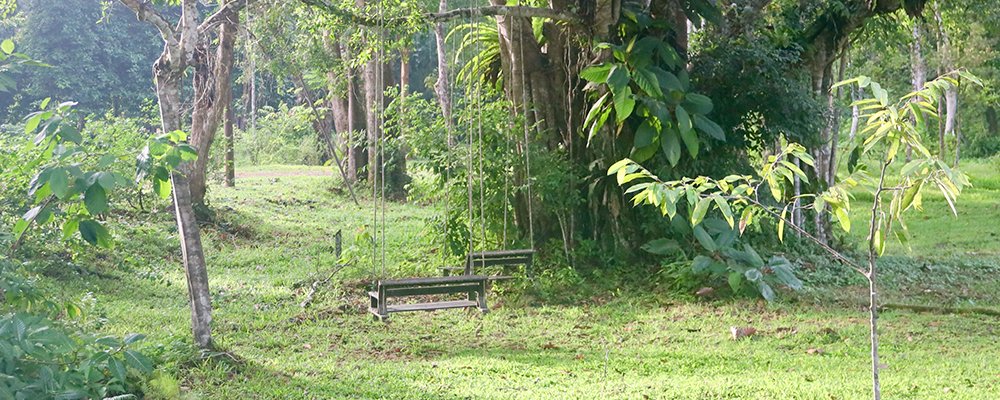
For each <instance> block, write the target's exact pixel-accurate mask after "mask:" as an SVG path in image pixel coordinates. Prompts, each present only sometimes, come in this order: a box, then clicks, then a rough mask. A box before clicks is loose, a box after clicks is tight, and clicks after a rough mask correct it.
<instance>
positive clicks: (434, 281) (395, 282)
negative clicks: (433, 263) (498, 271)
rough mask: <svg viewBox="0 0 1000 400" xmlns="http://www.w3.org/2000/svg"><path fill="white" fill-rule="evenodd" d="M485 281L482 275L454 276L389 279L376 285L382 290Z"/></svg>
mask: <svg viewBox="0 0 1000 400" xmlns="http://www.w3.org/2000/svg"><path fill="white" fill-rule="evenodd" d="M483 280H486V277H485V276H482V275H456V276H437V277H430V278H405V279H389V280H382V281H379V282H378V284H379V285H380V286H382V287H384V288H390V287H405V286H421V285H448V284H460V283H473V282H480V281H483Z"/></svg>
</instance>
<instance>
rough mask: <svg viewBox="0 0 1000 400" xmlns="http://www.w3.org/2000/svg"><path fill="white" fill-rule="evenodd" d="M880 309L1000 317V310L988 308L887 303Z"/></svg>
mask: <svg viewBox="0 0 1000 400" xmlns="http://www.w3.org/2000/svg"><path fill="white" fill-rule="evenodd" d="M880 308H882V309H886V310H909V311H916V312H933V313H938V314H980V315H991V316H994V317H1000V310H997V309H993V308H988V307H944V306H925V305H919V304H899V303H886V304H883V305H882V306H881V307H880Z"/></svg>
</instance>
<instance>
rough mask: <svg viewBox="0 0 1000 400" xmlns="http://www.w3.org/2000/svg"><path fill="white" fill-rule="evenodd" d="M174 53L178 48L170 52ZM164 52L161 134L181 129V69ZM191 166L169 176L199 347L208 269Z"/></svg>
mask: <svg viewBox="0 0 1000 400" xmlns="http://www.w3.org/2000/svg"><path fill="white" fill-rule="evenodd" d="M173 50H174V51H178V50H180V49H173ZM168 51H169V49H168V50H164V53H163V55H161V56H160V58H159V59H158V60H157V62H156V64H154V66H153V76H154V77H155V79H156V98H157V101H158V102H159V106H160V121H161V124H162V127H163V131H164V132H173V131H175V130H179V129H180V128H181V126H182V125H181V79H182V78H183V77H184V70H185V68H183V67H177V64H178V63H177V62H172V61H171V60H170V55H169V54H168ZM193 167H194V164H193V163H191V162H187V163H184V164H182V165H181V166H180V167H179V168H178V169H177V170H175V171H173V172H172V173H171V174H170V181H171V184H172V191H171V192H172V193H173V200H174V213H175V215H176V217H177V218H176V219H177V231H178V234H179V235H178V236H180V239H181V256H182V258H183V260H184V274H185V277H186V278H187V279H186V280H187V285H188V302H189V304H190V306H191V330H192V332H193V334H194V342H195V345H197V346H198V347H200V348H203V349H204V348H209V347H211V346H212V331H211V324H212V297H211V294H210V293H209V289H208V268H207V266H206V264H205V254H204V251H203V250H202V246H201V232H200V231H199V230H198V223H197V221H196V218H195V213H194V207H193V205H192V201H191V188H190V181H189V180H188V177H187V174H189V173H190V171H191V169H192V168H193Z"/></svg>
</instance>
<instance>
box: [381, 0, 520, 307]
mask: <svg viewBox="0 0 1000 400" xmlns="http://www.w3.org/2000/svg"><path fill="white" fill-rule="evenodd" d="M380 11H381V10H380ZM380 28H381V27H380ZM477 29H478V28H477ZM380 34H381V32H380ZM382 52H383V50H381V49H380V50H379V51H378V52H377V53H376V55H375V56H376V57H377V59H381V56H382ZM522 73H523V68H522ZM376 80H377V81H378V82H383V81H384V77H383V71H382V69H381V68H379V69H378V71H377V72H376ZM383 86H384V85H379V86H378V87H383ZM452 92H454V91H452ZM378 97H379V98H378V102H379V103H378V105H379V107H380V108H381V110H380V111H381V112H380V115H384V111H385V110H384V106H385V105H384V102H383V99H382V96H381V95H379V96H378ZM476 103H477V107H478V109H477V111H478V119H479V120H478V122H479V123H478V127H477V129H476V132H477V133H478V136H479V175H480V182H479V185H480V222H481V226H482V235H483V241H484V242H485V236H486V234H485V229H486V228H485V227H486V225H485V220H484V216H483V209H484V200H483V178H482V177H483V152H482V145H483V141H482V139H483V131H482V94H481V89H480V88H478V87H477V96H476ZM525 112H527V110H525ZM470 131H471V129H470ZM447 136H448V142H449V143H450V142H451V138H452V134H451V128H450V125H449V127H448V130H447ZM468 137H469V143H468V145H469V159H468V171H467V174H466V175H467V177H468V182H467V187H468V193H469V202H468V206H469V252H468V254H466V257H465V265H464V266H460V267H455V266H443V267H440V269H441V270H442V273H443V274H444V275H445V276H439V277H420V278H406V279H378V280H376V281H375V282H373V285H372V290H371V291H369V292H368V297H369V300H370V307H369V309H368V310H369V312H370V313H371V314H373V315H374V317H375V318H376V319H378V320H380V321H386V320H388V318H389V314H391V313H397V312H408V311H434V310H444V309H454V308H478V309H479V311H480V312H482V313H486V312H489V307H488V306H487V302H486V291H487V282H488V281H491V280H499V279H511V278H513V276H511V275H506V271H507V269H508V268H509V267H517V266H523V268H524V274H525V276H527V277H529V278H531V277H532V269H531V266H532V261H533V256H534V253H535V250H534V249H533V248H530V249H516V250H506V249H505V250H494V251H475V250H474V243H473V242H474V240H473V236H474V232H473V205H472V204H473V201H472V200H473V196H472V183H473V182H472V172H473V166H472V164H473V163H472V161H473V150H472V149H473V139H472V137H473V135H471V134H469V135H468ZM524 140H525V142H524V144H525V146H524V155H525V176H526V177H527V179H526V180H527V185H526V187H527V196H528V199H529V201H528V226H529V238H530V239H529V240H532V241H533V236H534V224H533V218H532V212H531V201H530V199H531V179H530V176H531V164H530V156H529V154H528V153H529V151H528V143H529V142H528V140H529V136H528V127H527V126H526V125H525V130H524ZM384 141H385V138H384V135H383V136H382V137H380V138H379V141H378V142H377V143H376V145H377V146H378V151H380V152H381V157H380V160H382V163H381V165H380V168H381V172H380V175H381V179H379V180H380V183H381V191H380V192H378V191H379V187H378V186H379V185H372V186H373V198H377V199H378V200H377V201H379V202H380V203H377V204H376V207H374V208H375V212H374V214H375V216H374V223H375V224H374V225H376V229H375V232H376V236H378V232H379V231H378V228H379V226H378V225H379V211H378V208H379V207H378V204H381V208H382V214H381V226H380V228H381V239H382V242H381V245H382V246H381V264H382V274H381V275H380V276H384V275H385V167H386V165H385V157H384V155H385V148H384ZM445 174H446V177H445V180H446V181H447V180H448V178H447V169H446V172H445ZM504 192H505V193H504V194H505V197H508V194H507V192H508V183H507V180H506V177H505V182H504ZM447 204H448V202H447V201H445V205H446V209H445V215H446V216H447V214H448V210H447ZM447 225H448V224H447V218H445V223H444V237H445V240H447V237H448V228H447ZM506 244H507V210H506V207H505V210H504V246H505V247H506ZM377 246H378V244H377V243H376V241H373V247H377ZM532 247H534V246H533V245H532ZM375 258H376V254H375V252H373V258H372V268H373V269H374V268H375V262H376V260H375ZM489 266H500V267H502V268H503V271H504V273H505V275H489V276H487V275H480V274H476V273H475V271H476V269H477V268H483V267H489ZM458 271H461V274H460V275H454V276H448V275H450V273H452V272H458ZM373 275H374V271H373ZM455 294H462V295H464V296H463V297H464V298H463V299H460V300H443V301H431V302H418V303H400V304H389V300H390V299H395V298H406V297H411V296H426V295H455Z"/></svg>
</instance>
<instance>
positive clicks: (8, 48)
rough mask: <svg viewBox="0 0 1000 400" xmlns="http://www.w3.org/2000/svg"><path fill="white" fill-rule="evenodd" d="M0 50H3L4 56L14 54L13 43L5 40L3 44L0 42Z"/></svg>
mask: <svg viewBox="0 0 1000 400" xmlns="http://www.w3.org/2000/svg"><path fill="white" fill-rule="evenodd" d="M0 50H3V52H4V53H6V54H14V41H13V40H10V39H5V40H4V41H3V42H0Z"/></svg>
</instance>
